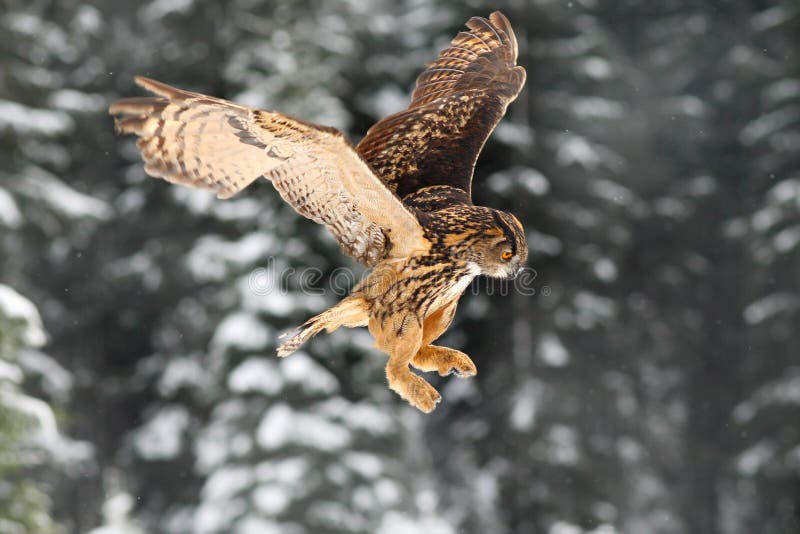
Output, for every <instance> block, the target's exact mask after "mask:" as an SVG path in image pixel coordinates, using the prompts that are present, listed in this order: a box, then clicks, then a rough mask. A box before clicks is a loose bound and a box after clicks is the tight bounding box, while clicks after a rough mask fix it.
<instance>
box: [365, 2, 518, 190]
mask: <svg viewBox="0 0 800 534" xmlns="http://www.w3.org/2000/svg"><path fill="white" fill-rule="evenodd" d="M467 27H468V28H469V30H470V31H469V32H461V33H459V34H458V35H457V36H456V38H455V39H453V40H452V41H451V44H450V47H448V48H445V49H444V50H442V51H441V52H440V53H439V57H438V59H436V61H434V62H433V63H432V64H431V65H430V66H429V67H428V68H427V69H426V70H425V72H423V73H422V74H421V75H420V76H419V78H417V86H416V89H415V90H414V93H413V94H412V95H411V104H410V105H409V107H408V109H406V110H405V111H402V112H400V113H397V114H395V115H392V116H390V117H386V118H385V119H383V120H381V121H379V122H378V123H377V124H375V125H374V126H373V127H372V128H370V130H369V131H368V132H367V135H366V136H365V137H364V139H363V140H362V141H361V143H359V145H358V148H357V149H358V153H359V154H361V157H363V158H364V160H365V161H366V162H367V163H368V164H369V166H370V167H371V168H372V170H373V171H374V172H375V174H377V175H378V176H379V177H381V178H382V179H383V180H384V181H385V182H386V184H387V185H388V186H389V187H390V188H391V189H392V190H394V191H395V192H396V193H397V194H398V196H400V198H404V197H406V196H407V195H409V194H411V193H414V192H416V191H418V190H420V189H423V188H425V187H429V186H433V185H448V186H453V187H457V188H459V189H461V190H463V191H465V192H466V193H467V194H468V195H470V194H471V192H470V189H471V182H472V172H473V170H474V168H475V162H476V161H477V159H478V155H479V154H480V151H481V148H483V144H484V143H485V142H486V139H487V138H488V137H489V135H490V134H491V133H492V131H493V130H494V128H495V126H497V123H498V122H500V119H501V118H502V117H503V115H504V114H505V112H506V107H507V106H508V104H509V103H510V102H512V101H513V100H514V99H515V98H516V96H517V94H519V92H520V90H521V89H522V86H523V85H524V84H525V69H524V68H522V67H517V66H516V61H517V39H516V37H515V36H514V31H513V30H512V29H511V24H510V23H509V22H508V19H507V18H506V17H505V16H504V15H503V14H502V13H500V12H499V11H495V12H494V13H492V14H491V15H490V16H489V20H486V19H484V18H481V17H473V18H472V19H470V20H469V22H467Z"/></svg>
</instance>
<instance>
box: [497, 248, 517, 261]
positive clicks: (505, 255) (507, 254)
mask: <svg viewBox="0 0 800 534" xmlns="http://www.w3.org/2000/svg"><path fill="white" fill-rule="evenodd" d="M500 257H501V258H503V261H508V260H510V259H511V258H513V257H514V254H513V253H512V252H511V251H510V250H504V251H503V254H501V255H500Z"/></svg>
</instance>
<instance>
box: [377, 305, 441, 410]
mask: <svg viewBox="0 0 800 534" xmlns="http://www.w3.org/2000/svg"><path fill="white" fill-rule="evenodd" d="M369 331H370V333H371V334H372V335H373V336H374V337H375V345H376V346H377V347H378V348H379V349H380V350H381V351H383V352H385V353H386V354H388V355H389V362H388V363H387V364H386V379H387V380H388V381H389V388H390V389H391V390H392V391H394V392H396V393H397V394H398V395H400V396H401V397H402V398H404V399H405V400H407V401H408V402H409V403H410V404H411V405H412V406H414V407H415V408H417V409H419V410H421V411H423V412H425V413H430V412H432V411H433V409H434V408H436V405H437V404H438V403H439V401H440V400H442V396H441V395H439V392H438V391H436V389H434V387H433V386H431V385H430V384H428V383H427V382H426V381H425V380H424V379H423V378H422V377H421V376H418V375H415V374H414V373H412V372H411V369H409V368H408V364H409V363H411V359H412V358H413V357H414V355H415V354H416V353H417V352H418V351H419V348H420V345H421V343H422V325H421V324H420V322H419V319H417V317H416V316H414V315H411V314H408V315H404V316H395V317H389V318H387V319H386V320H384V321H379V320H378V319H375V318H372V319H370V321H369Z"/></svg>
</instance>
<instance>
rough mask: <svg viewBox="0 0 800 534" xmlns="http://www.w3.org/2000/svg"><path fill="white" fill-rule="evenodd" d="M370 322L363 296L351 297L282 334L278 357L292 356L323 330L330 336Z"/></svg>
mask: <svg viewBox="0 0 800 534" xmlns="http://www.w3.org/2000/svg"><path fill="white" fill-rule="evenodd" d="M368 322H369V313H368V309H367V306H366V301H365V300H364V298H363V297H362V296H361V295H351V296H349V297H347V298H346V299H344V300H342V301H341V302H340V303H339V304H337V305H336V306H334V307H333V308H330V309H328V310H325V311H324V312H322V313H320V314H319V315H315V316H314V317H312V318H311V319H309V320H308V321H306V322H305V323H303V324H301V325H300V326H298V327H297V328H295V329H294V330H290V331H288V332H286V333H285V334H282V335H281V336H280V337H279V338H278V340H279V341H280V342H281V344H280V345H279V346H278V356H280V357H281V358H283V357H286V356H288V355H290V354H291V353H293V352H294V351H296V350H297V349H299V348H300V346H301V345H302V344H303V343H305V342H306V341H308V340H309V339H311V338H312V337H314V336H315V335H317V334H319V333H320V332H321V331H322V330H325V331H326V332H328V333H329V334H330V333H331V332H333V331H334V330H336V329H337V328H339V327H340V326H346V327H348V328H353V327H356V326H366V324H367V323H368Z"/></svg>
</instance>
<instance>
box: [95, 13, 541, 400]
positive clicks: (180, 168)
mask: <svg viewBox="0 0 800 534" xmlns="http://www.w3.org/2000/svg"><path fill="white" fill-rule="evenodd" d="M467 27H468V28H469V31H468V32H462V33H459V34H458V36H456V38H455V39H453V41H452V42H451V45H450V46H449V47H448V48H446V49H445V50H443V51H442V52H441V53H440V54H439V57H438V58H437V59H436V61H434V62H433V63H432V64H431V65H430V66H429V67H428V68H427V69H426V70H425V71H424V72H423V73H422V74H421V75H420V76H419V78H418V79H417V85H416V89H415V90H414V93H413V94H412V97H411V104H410V105H409V107H408V109H406V110H405V111H402V112H400V113H397V114H395V115H392V116H391V117H387V118H385V119H383V120H381V121H379V122H378V123H377V124H375V126H373V127H372V128H371V129H370V130H369V132H368V133H367V135H366V136H365V137H364V139H363V140H362V141H361V143H360V144H359V145H358V147H353V145H351V144H350V143H349V142H348V141H347V140H346V139H345V138H344V136H343V135H342V134H341V133H340V132H339V131H337V130H335V129H333V128H328V127H323V126H317V125H313V124H309V123H306V122H303V121H301V120H298V119H294V118H291V117H288V116H286V115H282V114H280V113H276V112H272V111H262V110H256V109H251V108H247V107H244V106H239V105H237V104H234V103H231V102H228V101H226V100H221V99H217V98H213V97H209V96H205V95H202V94H198V93H191V92H188V91H183V90H180V89H176V88H174V87H170V86H168V85H165V84H162V83H160V82H156V81H153V80H148V79H146V78H137V80H136V81H137V83H138V84H139V85H141V86H142V87H144V88H145V89H147V90H149V91H151V92H153V93H155V94H156V95H158V96H157V97H138V98H128V99H124V100H120V101H118V102H116V103H114V104H113V105H112V106H111V108H110V113H112V114H114V115H117V119H116V125H117V129H118V131H119V132H121V133H132V134H135V135H138V136H139V141H138V146H139V148H140V150H141V152H142V157H143V158H144V160H145V170H146V171H147V172H148V173H149V174H151V175H152V176H156V177H159V178H163V179H165V180H167V181H170V182H173V183H178V184H183V185H188V186H190V187H196V188H202V189H209V190H212V191H215V192H216V193H217V195H218V196H219V197H220V198H228V197H230V196H233V195H234V194H236V193H238V192H239V191H240V190H241V189H243V188H244V187H246V186H247V185H248V184H250V183H251V182H253V181H254V180H256V179H258V178H260V177H264V178H266V179H267V180H269V181H270V182H271V183H272V184H273V186H274V187H275V189H276V190H277V191H278V193H279V194H280V195H281V196H282V197H283V198H284V200H286V201H287V202H288V203H289V204H290V205H291V206H292V207H293V208H294V209H295V210H296V211H297V212H298V213H300V214H301V215H303V216H305V217H308V218H310V219H312V220H314V221H316V222H318V223H320V224H324V225H325V226H326V227H327V228H328V229H329V230H330V232H331V233H332V234H333V236H334V238H335V239H336V240H337V241H338V242H339V244H340V245H341V246H342V249H343V250H344V252H345V253H347V254H348V255H350V256H352V257H353V258H355V259H356V260H358V261H360V262H361V263H363V264H364V265H367V266H369V267H372V268H373V269H372V270H371V271H370V273H369V275H368V276H367V277H366V278H365V279H364V280H363V281H362V282H361V283H360V284H359V285H358V286H356V287H355V288H354V289H353V291H352V293H351V294H350V296H348V297H347V298H345V299H344V300H342V301H341V302H340V303H339V304H337V305H336V306H334V307H333V308H331V309H329V310H326V311H325V312H323V313H321V314H320V315H317V316H316V317H313V318H311V319H309V320H308V321H307V322H306V323H305V324H303V325H302V326H300V327H298V328H297V329H295V330H294V331H292V332H289V333H288V334H286V335H284V336H283V337H282V343H281V345H280V346H279V347H278V354H279V355H280V356H287V355H289V354H291V353H292V352H294V351H295V350H297V348H299V347H300V345H302V344H303V343H304V342H305V341H307V340H308V339H309V338H310V337H312V336H313V335H315V334H317V333H318V332H320V331H322V330H326V331H328V332H330V331H333V330H335V329H337V328H339V327H342V326H346V327H356V326H368V327H369V331H370V333H371V334H372V335H373V337H374V338H375V342H376V346H377V347H378V348H379V349H380V350H381V351H383V352H385V353H386V354H387V355H388V356H389V362H388V364H387V367H386V376H387V379H388V381H389V387H391V388H392V389H393V390H394V391H396V392H397V393H399V394H400V395H401V396H402V397H403V398H404V399H406V400H408V401H409V402H410V403H411V404H412V405H414V406H416V407H417V408H419V409H420V410H422V411H424V412H430V411H431V410H433V408H434V407H435V406H436V404H437V403H438V402H439V400H440V396H439V393H438V392H437V391H436V390H435V389H434V388H433V387H432V386H431V385H430V384H428V383H427V382H426V381H425V380H423V379H422V378H421V377H420V376H418V375H416V374H414V373H412V372H411V370H410V369H409V365H411V366H413V367H415V368H417V369H419V370H422V371H437V372H439V373H440V374H441V375H446V374H450V373H453V372H454V373H456V374H458V375H459V376H472V375H474V374H475V373H476V372H477V370H476V369H475V365H474V364H473V363H472V360H470V358H469V357H468V356H467V355H466V354H464V353H462V352H460V351H457V350H453V349H448V348H445V347H437V346H435V345H431V343H432V342H433V341H434V340H435V339H437V338H438V337H439V336H440V335H441V334H442V333H443V332H444V331H445V330H446V329H447V328H448V326H449V325H450V323H451V322H452V319H453V315H454V314H455V309H456V305H457V303H458V299H459V298H460V297H461V294H462V293H463V291H464V290H465V289H466V287H467V286H468V285H469V283H470V282H471V281H472V280H473V279H474V278H475V276H478V275H480V274H483V275H488V276H493V277H499V278H510V277H513V276H514V275H515V274H516V273H517V272H518V271H519V269H520V268H521V267H522V265H523V264H524V263H525V261H526V259H527V246H526V243H525V233H524V230H523V229H522V225H521V224H520V222H519V221H518V220H517V219H516V217H514V216H513V215H511V214H509V213H505V212H500V211H497V210H493V209H491V208H485V207H481V206H475V205H473V204H472V200H471V181H472V174H473V170H474V166H475V162H476V160H477V158H478V155H479V153H480V150H481V148H482V147H483V144H484V142H485V141H486V139H487V138H488V136H489V135H490V134H491V132H492V131H493V130H494V128H495V126H496V125H497V123H498V122H499V121H500V119H501V118H502V116H503V115H504V113H505V110H506V107H507V106H508V104H509V103H510V102H511V101H513V100H514V98H515V97H516V96H517V94H518V93H519V91H520V90H521V88H522V86H523V84H524V82H525V70H524V69H523V68H522V67H518V66H516V59H517V41H516V38H515V37H514V32H513V30H512V29H511V25H510V24H509V22H508V19H506V18H505V16H503V15H502V14H501V13H499V12H495V13H492V14H491V16H490V17H489V19H488V20H487V19H483V18H479V17H474V18H472V19H470V20H469V21H468V22H467Z"/></svg>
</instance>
